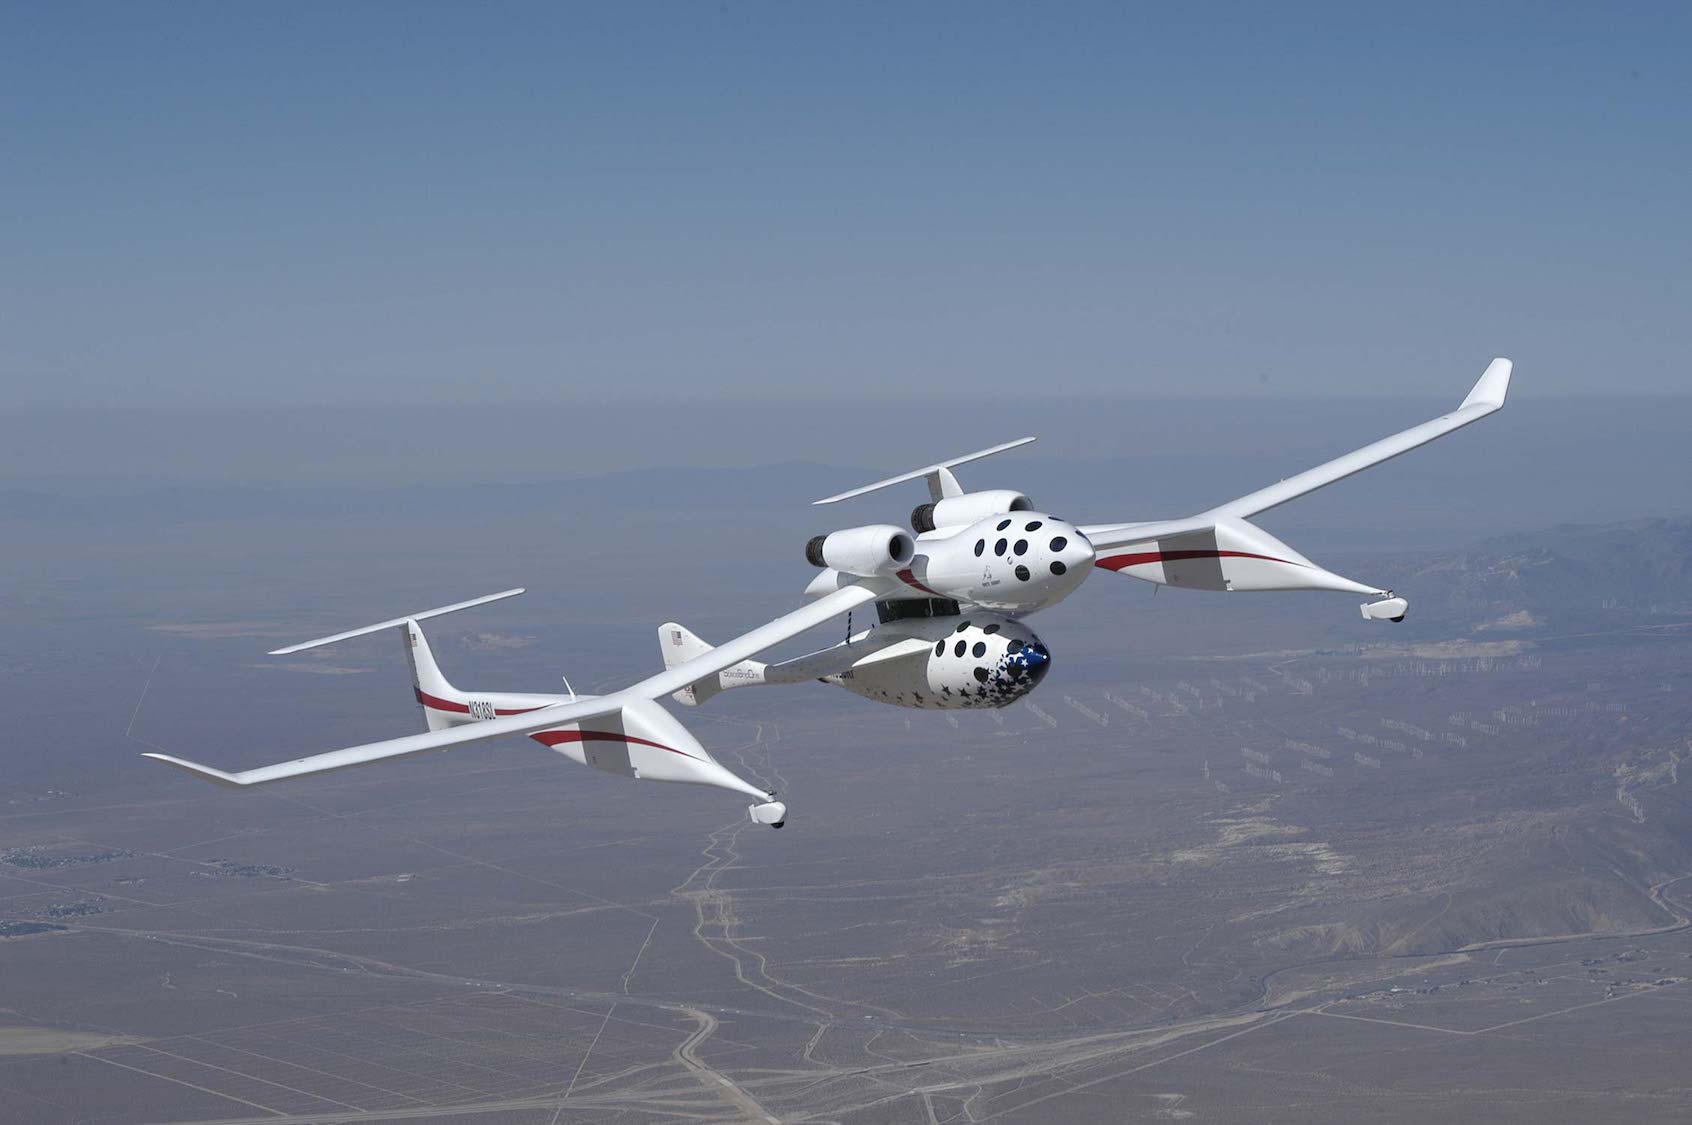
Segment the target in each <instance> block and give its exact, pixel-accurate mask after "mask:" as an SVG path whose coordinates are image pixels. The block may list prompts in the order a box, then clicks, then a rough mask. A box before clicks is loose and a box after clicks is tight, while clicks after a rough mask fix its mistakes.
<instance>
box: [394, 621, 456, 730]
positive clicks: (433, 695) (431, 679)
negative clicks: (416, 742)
mask: <svg viewBox="0 0 1692 1125" xmlns="http://www.w3.org/2000/svg"><path fill="white" fill-rule="evenodd" d="M401 644H403V645H404V647H405V662H406V663H407V664H409V665H411V686H412V689H413V690H414V691H415V692H416V694H417V703H418V705H419V706H421V707H422V708H423V718H424V719H425V720H426V721H427V722H428V724H429V729H430V730H441V729H443V728H445V727H448V726H451V725H452V724H451V723H450V722H449V721H448V720H447V717H446V715H445V714H443V713H442V711H443V709H442V708H441V706H440V704H442V703H457V702H460V700H459V694H460V693H459V691H458V689H457V688H455V687H453V686H452V684H450V683H448V682H447V678H446V677H445V676H443V675H441V669H440V665H438V664H436V663H435V654H434V652H433V650H431V649H430V648H429V638H428V637H425V636H424V635H423V629H422V627H421V626H420V625H418V624H417V622H416V621H414V620H412V619H411V618H406V620H405V634H404V637H403V639H402V641H401ZM431 701H434V703H435V705H434V706H430V702H431Z"/></svg>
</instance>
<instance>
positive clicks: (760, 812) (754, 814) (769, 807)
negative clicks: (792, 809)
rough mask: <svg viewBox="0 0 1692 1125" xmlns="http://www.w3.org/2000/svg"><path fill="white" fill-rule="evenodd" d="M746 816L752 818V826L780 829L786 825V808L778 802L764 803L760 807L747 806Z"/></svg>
mask: <svg viewBox="0 0 1692 1125" xmlns="http://www.w3.org/2000/svg"><path fill="white" fill-rule="evenodd" d="M746 815H747V816H749V817H751V818H752V823H753V824H767V825H769V826H770V827H771V828H780V827H781V826H782V825H784V824H786V823H787V806H786V805H784V804H782V803H781V802H780V801H765V802H764V803H763V804H761V805H747V806H746Z"/></svg>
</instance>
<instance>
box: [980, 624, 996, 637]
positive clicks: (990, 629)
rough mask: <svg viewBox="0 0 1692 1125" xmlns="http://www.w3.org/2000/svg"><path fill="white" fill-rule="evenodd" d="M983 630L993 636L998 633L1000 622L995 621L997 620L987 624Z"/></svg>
mask: <svg viewBox="0 0 1692 1125" xmlns="http://www.w3.org/2000/svg"><path fill="white" fill-rule="evenodd" d="M981 631H982V632H983V633H986V634H987V635H988V636H989V637H991V636H992V635H993V634H994V633H997V632H998V631H999V623H998V622H997V621H995V622H993V624H991V625H989V626H987V627H986V628H985V629H983V630H981Z"/></svg>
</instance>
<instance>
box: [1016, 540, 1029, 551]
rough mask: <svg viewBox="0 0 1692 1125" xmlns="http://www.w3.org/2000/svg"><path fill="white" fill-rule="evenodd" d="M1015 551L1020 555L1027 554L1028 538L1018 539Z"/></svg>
mask: <svg viewBox="0 0 1692 1125" xmlns="http://www.w3.org/2000/svg"><path fill="white" fill-rule="evenodd" d="M1015 551H1016V553H1017V554H1019V555H1026V554H1027V553H1028V540H1026V539H1018V540H1017V541H1016V547H1015Z"/></svg>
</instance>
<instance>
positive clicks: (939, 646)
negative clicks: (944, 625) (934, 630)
mask: <svg viewBox="0 0 1692 1125" xmlns="http://www.w3.org/2000/svg"><path fill="white" fill-rule="evenodd" d="M934 655H935V656H945V655H946V642H945V641H935V642H934Z"/></svg>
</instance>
